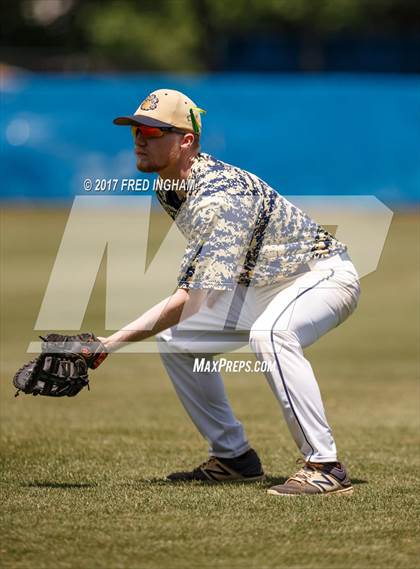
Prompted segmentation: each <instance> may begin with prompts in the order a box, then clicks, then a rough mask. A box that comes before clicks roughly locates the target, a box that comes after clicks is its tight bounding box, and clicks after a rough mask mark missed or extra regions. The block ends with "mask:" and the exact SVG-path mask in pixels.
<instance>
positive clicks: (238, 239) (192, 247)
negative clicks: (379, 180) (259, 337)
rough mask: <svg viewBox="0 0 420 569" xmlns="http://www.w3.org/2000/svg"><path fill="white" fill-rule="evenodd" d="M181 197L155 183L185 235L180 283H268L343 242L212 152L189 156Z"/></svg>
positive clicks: (296, 271) (299, 269) (222, 287)
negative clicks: (190, 161) (186, 183)
mask: <svg viewBox="0 0 420 569" xmlns="http://www.w3.org/2000/svg"><path fill="white" fill-rule="evenodd" d="M188 181H189V182H190V181H192V182H193V184H191V185H190V187H189V190H188V192H187V194H186V196H185V197H184V198H183V199H180V198H179V197H178V196H177V194H176V193H175V191H173V190H169V191H165V190H163V189H162V190H158V191H157V192H156V194H157V198H158V200H159V202H160V203H161V204H162V206H163V207H164V209H165V210H166V211H167V213H168V214H169V215H170V216H171V217H172V218H173V219H174V220H175V222H176V224H177V226H178V227H179V229H180V231H181V232H182V233H183V235H184V236H185V237H186V238H187V247H186V250H185V254H184V257H183V259H182V262H181V268H180V272H179V275H178V286H179V287H182V288H211V289H216V290H233V289H234V288H235V285H236V283H238V282H239V283H241V284H244V285H246V286H263V285H269V284H274V283H275V282H278V281H280V280H282V279H284V278H285V277H290V276H293V275H296V274H299V273H301V272H304V271H307V270H309V267H308V265H307V263H308V261H311V260H313V259H317V258H321V257H329V256H331V255H335V254H337V253H343V252H344V251H346V249H347V248H346V246H345V245H344V244H343V243H340V242H339V241H338V240H337V239H335V238H334V237H333V236H332V235H331V234H330V233H329V232H328V231H327V230H326V229H324V228H323V227H322V226H321V225H319V224H317V223H316V222H315V221H314V220H312V219H311V218H310V217H308V216H307V215H306V214H305V213H304V212H303V211H301V210H300V209H299V208H297V207H296V206H294V205H293V204H291V203H290V202H289V201H287V200H286V199H285V198H284V197H282V196H281V195H280V194H278V193H277V192H276V191H275V190H274V189H273V188H271V187H270V186H269V185H268V184H266V183H265V182H264V181H263V180H261V179H260V178H258V177H257V176H255V175H254V174H251V173H250V172H247V171H246V170H242V169H241V168H237V167H235V166H232V165H230V164H226V163H225V162H222V161H220V160H217V159H215V158H213V157H212V156H210V155H208V154H204V153H200V154H199V155H198V156H197V157H196V158H195V160H194V163H193V166H192V168H191V173H190V177H189V179H188Z"/></svg>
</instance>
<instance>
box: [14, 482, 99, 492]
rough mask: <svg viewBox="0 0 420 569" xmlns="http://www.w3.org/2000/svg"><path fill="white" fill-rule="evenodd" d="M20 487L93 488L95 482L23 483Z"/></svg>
mask: <svg viewBox="0 0 420 569" xmlns="http://www.w3.org/2000/svg"><path fill="white" fill-rule="evenodd" d="M21 486H24V487H25V488H58V489H62V490H63V489H68V488H94V487H95V486H97V484H96V482H47V481H45V482H23V483H22V484H21Z"/></svg>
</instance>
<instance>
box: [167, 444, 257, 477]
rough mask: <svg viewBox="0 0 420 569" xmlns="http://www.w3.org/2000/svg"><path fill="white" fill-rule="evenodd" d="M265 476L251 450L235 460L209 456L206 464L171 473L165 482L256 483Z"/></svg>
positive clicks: (255, 455)
mask: <svg viewBox="0 0 420 569" xmlns="http://www.w3.org/2000/svg"><path fill="white" fill-rule="evenodd" d="M264 478H265V475H264V472H263V469H262V466H261V462H260V459H259V457H258V455H257V453H256V452H255V450H253V449H249V450H248V451H246V452H245V453H244V454H241V455H240V456H237V457H235V458H219V457H217V456H211V457H210V458H209V459H208V460H206V462H203V464H200V466H197V468H194V469H193V470H191V471H188V472H173V473H172V474H168V476H167V477H166V480H169V481H170V482H192V481H195V480H198V481H201V482H217V483H221V482H257V481H258V480H264Z"/></svg>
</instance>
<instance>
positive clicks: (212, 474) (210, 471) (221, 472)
mask: <svg viewBox="0 0 420 569" xmlns="http://www.w3.org/2000/svg"><path fill="white" fill-rule="evenodd" d="M216 468H217V470H216V469H214V468H205V469H203V471H204V474H205V475H206V476H207V477H208V478H210V479H212V480H220V478H221V477H222V478H223V476H231V473H230V472H229V470H226V469H225V468H223V466H222V465H221V464H220V463H219V464H217V465H216Z"/></svg>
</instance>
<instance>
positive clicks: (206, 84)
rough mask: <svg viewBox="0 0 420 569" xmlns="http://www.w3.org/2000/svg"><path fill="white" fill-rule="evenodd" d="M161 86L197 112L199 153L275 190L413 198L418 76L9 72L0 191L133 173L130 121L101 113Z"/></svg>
mask: <svg viewBox="0 0 420 569" xmlns="http://www.w3.org/2000/svg"><path fill="white" fill-rule="evenodd" d="M161 87H167V88H173V89H179V90H183V91H185V92H186V93H187V94H188V95H189V96H190V97H191V98H192V99H193V100H195V102H196V103H197V105H198V106H200V107H202V108H204V109H207V115H206V116H205V117H204V131H203V137H202V150H203V151H204V152H209V153H211V154H215V155H216V156H217V157H219V158H221V159H222V160H225V161H227V162H230V163H233V164H236V165H238V166H240V167H242V168H245V169H247V170H250V171H252V172H254V173H255V174H257V175H259V176H260V177H262V178H263V179H265V180H266V181H268V182H269V183H270V184H271V185H272V186H273V187H275V188H276V189H277V190H278V191H279V192H280V193H283V194H286V195H287V194H294V195H296V194H316V195H319V194H335V195H337V194H353V195H355V194H373V195H375V196H377V197H378V198H379V199H381V200H382V201H384V202H385V203H386V204H389V205H405V204H407V205H410V204H414V203H415V202H417V201H418V195H419V184H420V154H419V152H420V132H419V128H420V80H419V78H418V77H415V76H412V77H407V76H406V77H404V76H352V75H315V76H308V75H307V76H302V75H264V74H262V75H259V74H225V75H210V76H190V77H185V76H168V75H165V76H163V75H144V74H142V75H91V76H77V75H39V74H34V75H32V74H28V75H26V74H25V75H18V76H10V77H9V78H7V79H6V80H3V83H2V86H1V91H2V92H1V96H2V99H1V110H2V114H1V154H2V157H1V198H2V199H3V200H7V201H9V200H10V201H12V202H15V203H16V202H23V203H27V202H28V201H30V202H36V201H38V202H39V203H41V202H43V203H45V201H48V202H50V201H52V200H59V201H63V200H69V199H72V197H73V196H74V195H76V194H85V195H86V193H85V192H84V190H83V179H84V178H86V177H89V178H91V179H95V178H110V179H111V178H129V177H136V176H137V177H139V176H141V177H143V176H144V175H143V174H140V173H138V172H137V171H136V169H135V160H134V158H135V157H134V154H133V148H132V138H131V134H130V132H129V129H128V128H124V127H117V126H114V125H113V124H112V119H113V118H114V117H115V116H117V115H122V114H130V113H132V112H134V110H135V109H136V108H137V106H138V105H139V103H140V101H141V100H142V99H143V98H144V96H145V95H146V94H147V93H148V92H150V91H152V90H154V89H156V88H161Z"/></svg>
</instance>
